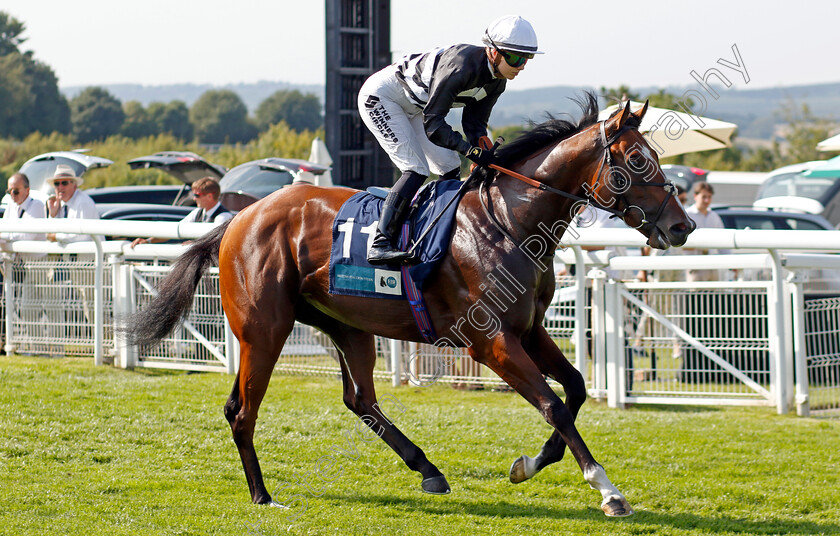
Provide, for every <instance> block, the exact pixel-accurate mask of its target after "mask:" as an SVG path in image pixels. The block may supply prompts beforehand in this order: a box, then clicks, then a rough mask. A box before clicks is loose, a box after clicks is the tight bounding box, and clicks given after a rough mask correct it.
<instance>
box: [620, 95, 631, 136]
mask: <svg viewBox="0 0 840 536" xmlns="http://www.w3.org/2000/svg"><path fill="white" fill-rule="evenodd" d="M628 117H630V101H627V105H626V106H625V107H624V109H623V110H621V115H620V116H618V127H617V128H619V129H620V128H622V127H623V126H624V123H626V122H627V118H628Z"/></svg>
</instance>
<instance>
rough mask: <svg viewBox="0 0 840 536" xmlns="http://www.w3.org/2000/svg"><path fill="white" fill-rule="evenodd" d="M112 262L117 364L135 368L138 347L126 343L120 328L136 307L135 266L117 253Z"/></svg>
mask: <svg viewBox="0 0 840 536" xmlns="http://www.w3.org/2000/svg"><path fill="white" fill-rule="evenodd" d="M111 263H112V264H113V267H114V269H113V274H114V282H113V284H114V292H113V296H114V348H115V349H116V359H117V364H118V365H119V366H120V367H122V368H133V367H135V366H137V347H136V346H134V345H132V344H127V343H126V340H125V337H123V336H121V335H120V333H119V328H122V327H124V326H123V322H125V321H126V319H127V318H128V316H129V315H130V314H133V313H134V311H135V309H136V303H135V299H134V293H135V287H134V276H133V271H134V267H133V266H131V265H130V264H126V263H125V262H123V258H122V257H119V256H116V255H114V256H113V257H111Z"/></svg>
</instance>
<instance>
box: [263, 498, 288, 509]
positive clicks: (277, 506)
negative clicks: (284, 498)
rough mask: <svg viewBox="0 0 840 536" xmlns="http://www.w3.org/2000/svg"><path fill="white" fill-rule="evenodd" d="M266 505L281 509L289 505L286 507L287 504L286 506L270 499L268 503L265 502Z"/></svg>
mask: <svg viewBox="0 0 840 536" xmlns="http://www.w3.org/2000/svg"><path fill="white" fill-rule="evenodd" d="M266 506H271V507H272V508H282V509H284V510H288V509H289V507H288V506H286V505H285V504H280V503H279V502H277V501H274V500H272V501H271V502H269V503H266Z"/></svg>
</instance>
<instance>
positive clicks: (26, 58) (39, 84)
mask: <svg viewBox="0 0 840 536" xmlns="http://www.w3.org/2000/svg"><path fill="white" fill-rule="evenodd" d="M25 29H26V28H25V26H24V24H23V23H22V22H20V21H18V20H17V19H15V18H14V17H12V16H11V15H9V14H8V13H4V12H2V11H0V136H12V137H15V138H18V139H20V138H23V137H24V136H26V135H28V134H30V133H32V132H36V131H40V132H42V133H45V134H47V133H50V132H53V131H58V132H63V133H66V132H69V131H70V108H69V107H68V105H67V99H65V98H64V96H63V95H61V93H60V92H59V91H58V80H57V79H56V77H55V74H53V72H52V70H51V69H50V68H49V67H48V66H47V65H45V64H43V63H41V62H39V61H37V60H35V59H34V58H33V56H32V52H23V51H21V50H20V46H21V45H22V44H23V43H24V42H25V41H26V39H25V38H23V37H22V36H21V35H22V34H23V32H24V31H25Z"/></svg>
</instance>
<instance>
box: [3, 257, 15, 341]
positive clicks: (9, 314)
mask: <svg viewBox="0 0 840 536" xmlns="http://www.w3.org/2000/svg"><path fill="white" fill-rule="evenodd" d="M13 259H14V255H12V254H9V253H3V293H4V299H5V302H6V318H5V322H6V340H5V342H4V346H3V349H4V350H5V351H6V355H10V354H13V353H14V351H15V345H14V340H13V339H14V337H13V335H14V332H15V326H14V315H15V290H14V287H13V286H12V283H13V282H14V272H13V270H14V263H13V262H12V261H13Z"/></svg>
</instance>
